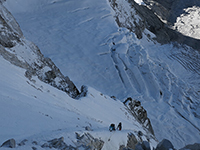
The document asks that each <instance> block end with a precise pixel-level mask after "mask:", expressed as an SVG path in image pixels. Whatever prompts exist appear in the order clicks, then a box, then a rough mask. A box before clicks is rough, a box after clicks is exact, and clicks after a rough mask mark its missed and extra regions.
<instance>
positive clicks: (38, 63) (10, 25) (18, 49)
mask: <svg viewBox="0 0 200 150" xmlns="http://www.w3.org/2000/svg"><path fill="white" fill-rule="evenodd" d="M0 55H2V56H3V57H4V58H5V59H6V60H8V61H9V62H11V63H12V64H14V65H17V66H19V67H22V68H25V69H26V70H27V71H26V73H25V76H26V77H27V78H29V79H30V80H31V78H32V77H33V76H37V77H38V78H39V79H40V80H41V81H43V82H45V83H48V84H50V85H52V86H53V87H56V88H58V89H59V90H62V91H64V92H66V93H67V94H68V95H69V96H71V97H72V98H77V97H78V96H79V95H80V92H79V90H78V89H77V88H76V86H75V85H74V83H73V82H72V81H71V80H70V79H69V78H68V77H67V76H64V75H63V74H62V73H61V72H60V70H59V69H58V68H57V67H56V65H55V64H54V63H53V62H52V61H51V59H49V58H45V57H44V56H43V55H42V54H41V52H40V49H39V48H38V47H37V46H36V45H35V44H33V43H32V42H30V41H27V40H26V39H25V38H24V37H23V33H22V31H21V29H20V27H19V25H18V23H17V22H16V20H15V19H14V17H13V16H12V14H11V13H10V12H9V11H8V10H7V9H6V8H5V7H4V6H3V5H2V4H1V3H0ZM31 81H32V80H31ZM84 89H85V88H83V90H84ZM83 92H84V94H82V95H81V96H84V95H86V92H87V91H85V90H84V91H83ZM79 97H80V96H79Z"/></svg>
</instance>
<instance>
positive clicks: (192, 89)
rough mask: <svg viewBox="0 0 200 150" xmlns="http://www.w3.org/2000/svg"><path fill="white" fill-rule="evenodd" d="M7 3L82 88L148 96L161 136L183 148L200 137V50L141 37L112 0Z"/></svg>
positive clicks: (25, 28)
mask: <svg viewBox="0 0 200 150" xmlns="http://www.w3.org/2000/svg"><path fill="white" fill-rule="evenodd" d="M118 1H119V0H118ZM123 2H124V3H123V4H124V5H125V7H126V8H128V9H130V6H129V5H126V4H127V3H125V1H123ZM138 2H139V3H141V2H142V1H138ZM5 6H6V7H7V8H8V9H9V10H10V11H11V12H12V14H13V15H14V17H15V18H16V19H17V21H18V22H19V24H20V26H21V28H22V31H23V33H24V35H25V37H27V38H28V39H29V40H31V41H33V42H34V43H36V45H38V46H39V48H40V49H41V51H42V53H43V54H44V55H45V56H47V57H50V58H51V59H52V60H53V61H54V62H55V64H56V65H57V66H58V67H59V68H60V70H61V72H62V73H63V74H65V75H67V76H69V77H70V79H71V80H72V81H73V82H74V83H75V84H76V85H77V86H78V87H80V86H81V85H83V84H85V85H89V86H91V87H93V88H95V89H97V90H98V91H101V92H102V93H104V94H107V95H109V96H112V95H115V96H116V97H117V98H119V99H120V100H121V101H123V100H124V99H125V98H126V97H128V96H132V97H133V98H135V99H138V100H140V101H142V104H143V105H144V107H145V109H147V111H148V116H149V118H150V119H151V121H152V124H153V128H154V130H155V134H156V137H157V138H158V139H159V140H162V139H163V138H167V139H169V140H171V141H172V143H173V144H174V146H175V147H177V148H180V147H183V146H185V145H186V144H191V143H194V142H199V141H200V138H199V134H200V133H199V126H198V125H199V124H200V120H199V116H200V105H199V103H200V100H199V87H200V85H199V68H198V66H199V65H198V64H199V61H198V58H199V54H198V53H197V52H193V51H192V50H191V49H190V48H187V47H185V48H178V46H176V45H160V44H157V43H155V42H154V41H150V40H149V39H148V38H143V39H142V40H138V39H137V38H136V37H135V35H134V34H133V33H130V32H129V31H128V30H127V29H123V28H122V29H119V28H118V27H117V25H116V23H115V21H114V19H113V16H112V15H113V13H112V10H111V8H110V7H109V4H108V2H107V1H106V0H96V1H93V0H84V1H82V0H76V1H73V0H29V1H25V0H15V2H13V1H11V0H7V1H6V2H5ZM146 34H150V35H151V36H153V35H152V34H151V33H149V32H148V31H146ZM144 37H145V36H144ZM183 56H184V57H183ZM196 64H197V65H196ZM104 119H105V118H104ZM104 119H102V120H104ZM105 120H106V119H105ZM116 121H118V120H116ZM107 123H108V124H109V123H110V121H109V122H107ZM108 124H107V125H106V126H108Z"/></svg>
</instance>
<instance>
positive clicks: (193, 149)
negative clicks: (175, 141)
mask: <svg viewBox="0 0 200 150" xmlns="http://www.w3.org/2000/svg"><path fill="white" fill-rule="evenodd" d="M180 150H200V143H195V144H189V145H186V146H185V147H183V148H181V149H180Z"/></svg>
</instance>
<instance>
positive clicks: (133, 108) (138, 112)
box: [124, 97, 154, 135]
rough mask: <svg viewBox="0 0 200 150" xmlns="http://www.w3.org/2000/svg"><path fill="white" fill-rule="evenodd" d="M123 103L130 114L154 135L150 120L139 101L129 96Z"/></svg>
mask: <svg viewBox="0 0 200 150" xmlns="http://www.w3.org/2000/svg"><path fill="white" fill-rule="evenodd" d="M124 105H125V106H127V108H128V111H129V112H130V114H132V115H133V116H134V117H135V118H136V119H137V120H138V122H140V123H141V124H142V125H143V126H144V127H145V128H146V129H147V130H148V131H149V132H150V133H151V134H152V135H154V131H153V127H152V125H151V121H150V119H149V118H148V117H147V111H146V110H145V109H144V108H143V107H142V106H141V102H140V101H138V100H132V98H130V97H129V98H127V99H126V100H125V101H124Z"/></svg>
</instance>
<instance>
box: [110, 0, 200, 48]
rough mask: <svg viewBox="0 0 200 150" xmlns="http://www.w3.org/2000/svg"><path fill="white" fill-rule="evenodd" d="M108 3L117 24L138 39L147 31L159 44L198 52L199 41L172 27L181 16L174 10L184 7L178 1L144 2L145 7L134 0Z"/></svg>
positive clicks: (116, 0)
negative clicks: (182, 47) (173, 43)
mask: <svg viewBox="0 0 200 150" xmlns="http://www.w3.org/2000/svg"><path fill="white" fill-rule="evenodd" d="M109 2H110V5H111V7H112V8H113V10H114V11H115V19H116V22H117V24H118V25H119V26H120V27H126V28H128V29H129V30H130V31H132V32H134V33H135V34H136V35H137V37H138V38H139V39H140V38H142V34H147V33H146V32H145V29H147V30H149V31H150V32H152V33H154V34H155V35H156V37H149V35H147V36H148V37H149V38H152V39H154V40H156V41H158V42H159V43H161V44H166V43H170V42H178V43H179V44H186V45H189V46H191V47H192V48H194V49H197V50H200V48H199V47H200V44H199V43H200V40H198V39H194V38H192V37H188V36H187V35H183V34H182V33H180V32H178V31H177V30H175V29H174V28H173V27H172V24H173V23H174V22H175V19H176V17H177V16H178V14H181V12H179V11H180V10H181V9H176V8H177V7H184V6H185V5H186V4H185V5H183V6H181V4H182V2H179V1H178V0H177V1H172V0H168V1H165V2H163V1H159V0H155V1H152V0H145V1H144V2H145V3H146V5H139V4H137V3H136V2H135V1H134V0H128V1H124V0H109ZM194 3H195V2H194ZM198 3H199V2H198ZM188 5H189V3H188ZM186 6H187V5H186ZM186 6H185V7H186ZM177 10H179V11H177ZM136 16H137V17H136Z"/></svg>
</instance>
